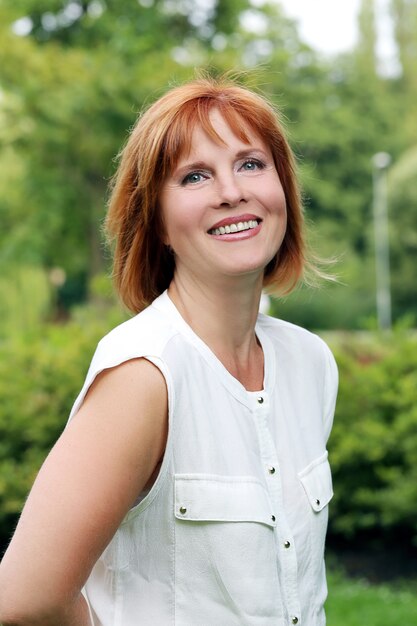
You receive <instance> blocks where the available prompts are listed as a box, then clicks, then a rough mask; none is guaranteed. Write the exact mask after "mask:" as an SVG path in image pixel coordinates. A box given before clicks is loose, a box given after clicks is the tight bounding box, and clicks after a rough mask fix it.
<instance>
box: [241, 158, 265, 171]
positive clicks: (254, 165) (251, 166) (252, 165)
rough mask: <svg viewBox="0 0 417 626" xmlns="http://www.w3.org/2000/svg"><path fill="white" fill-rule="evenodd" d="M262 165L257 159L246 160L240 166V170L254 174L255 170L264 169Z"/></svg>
mask: <svg viewBox="0 0 417 626" xmlns="http://www.w3.org/2000/svg"><path fill="white" fill-rule="evenodd" d="M264 167H265V166H264V164H263V163H262V161H258V160H257V159H248V160H247V161H245V162H244V163H243V165H242V169H243V170H245V171H247V172H255V171H256V170H262V169H263V168H264Z"/></svg>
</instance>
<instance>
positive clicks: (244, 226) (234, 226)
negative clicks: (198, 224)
mask: <svg viewBox="0 0 417 626" xmlns="http://www.w3.org/2000/svg"><path fill="white" fill-rule="evenodd" d="M260 221H261V220H247V221H242V222H232V223H231V224H226V225H225V226H219V227H218V228H211V229H210V230H209V231H208V234H209V235H216V236H219V235H229V234H230V233H240V232H243V231H245V230H252V229H253V228H256V227H257V226H258V225H259V223H260Z"/></svg>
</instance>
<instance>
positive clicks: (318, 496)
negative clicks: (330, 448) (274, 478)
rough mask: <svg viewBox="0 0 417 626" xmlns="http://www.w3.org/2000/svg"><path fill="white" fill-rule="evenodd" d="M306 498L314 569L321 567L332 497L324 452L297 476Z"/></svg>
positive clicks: (308, 540)
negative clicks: (329, 505)
mask: <svg viewBox="0 0 417 626" xmlns="http://www.w3.org/2000/svg"><path fill="white" fill-rule="evenodd" d="M298 478H299V480H300V482H301V484H302V486H303V488H304V492H305V495H306V497H307V501H308V505H307V508H308V509H309V511H310V514H309V520H310V521H309V529H310V532H309V536H308V538H306V541H307V542H308V545H309V551H310V553H311V556H312V562H313V563H315V564H316V567H318V568H319V567H321V566H322V563H323V556H324V543H325V539H326V531H327V522H328V518H329V507H328V506H327V505H328V504H329V502H330V500H331V499H332V497H333V486H332V474H331V470H330V465H329V461H328V453H327V450H326V452H325V453H324V454H323V455H322V456H320V457H318V458H317V459H315V460H314V461H313V462H312V463H310V464H309V465H308V466H307V467H306V468H304V470H302V471H301V472H300V473H299V474H298Z"/></svg>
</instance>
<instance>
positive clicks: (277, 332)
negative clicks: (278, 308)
mask: <svg viewBox="0 0 417 626" xmlns="http://www.w3.org/2000/svg"><path fill="white" fill-rule="evenodd" d="M258 324H259V325H260V326H261V328H262V329H263V330H264V331H265V332H266V333H267V334H269V335H270V336H271V337H276V338H278V339H282V340H284V339H287V340H288V341H290V340H293V341H297V342H302V343H304V344H309V343H310V344H312V345H322V344H325V342H324V340H323V339H322V338H321V337H320V336H319V335H317V334H316V333H314V332H312V331H311V330H308V329H307V328H303V327H302V326H298V325H297V324H293V323H292V322H287V321H286V320H282V319H279V318H277V317H272V316H270V315H264V314H262V313H260V314H259V316H258ZM325 345H327V344H325Z"/></svg>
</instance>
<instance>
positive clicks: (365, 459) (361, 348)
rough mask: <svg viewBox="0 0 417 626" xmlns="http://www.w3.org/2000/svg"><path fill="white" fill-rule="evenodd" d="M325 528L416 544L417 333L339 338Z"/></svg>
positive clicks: (345, 534) (335, 343)
mask: <svg viewBox="0 0 417 626" xmlns="http://www.w3.org/2000/svg"><path fill="white" fill-rule="evenodd" d="M330 343H331V344H332V345H333V350H334V353H335V356H336V360H337V362H338V365H339V372H340V387H339V397H338V404H337V409H336V417H335V422H334V428H333V432H332V435H331V439H330V442H329V449H330V455H331V465H332V469H333V479H334V491H335V496H334V500H333V502H332V511H331V523H330V531H331V533H334V534H336V535H341V536H343V537H344V538H347V539H349V538H351V539H353V538H355V539H356V540H358V539H360V538H361V537H362V538H365V539H366V540H368V539H369V538H371V539H372V541H375V540H378V541H379V545H380V543H381V541H382V542H384V541H385V542H387V541H388V537H389V536H391V537H392V536H393V534H394V533H395V534H396V537H397V541H399V542H401V541H403V542H406V541H410V540H411V541H413V543H414V544H415V545H416V546H417V336H416V335H415V334H413V333H411V332H406V331H400V330H398V331H396V332H394V333H393V334H392V335H389V336H387V335H385V336H380V335H372V334H370V333H364V334H359V335H356V336H355V335H352V334H346V335H338V337H337V338H335V339H334V340H333V341H330Z"/></svg>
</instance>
